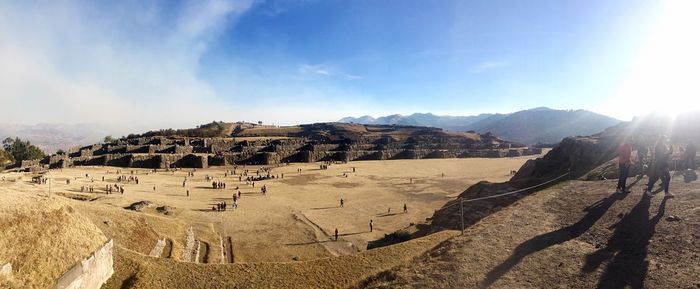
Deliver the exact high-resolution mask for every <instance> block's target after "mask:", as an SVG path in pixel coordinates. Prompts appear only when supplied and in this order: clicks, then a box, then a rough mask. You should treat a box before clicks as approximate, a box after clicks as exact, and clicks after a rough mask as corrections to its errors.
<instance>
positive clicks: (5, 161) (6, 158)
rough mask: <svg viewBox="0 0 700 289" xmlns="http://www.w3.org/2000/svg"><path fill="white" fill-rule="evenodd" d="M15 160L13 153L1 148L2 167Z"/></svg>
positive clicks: (0, 162) (0, 160)
mask: <svg viewBox="0 0 700 289" xmlns="http://www.w3.org/2000/svg"><path fill="white" fill-rule="evenodd" d="M14 162H15V159H14V158H12V155H10V154H9V153H7V152H6V151H4V150H1V149H0V169H2V168H4V167H6V166H8V165H11V164H13V163H14Z"/></svg>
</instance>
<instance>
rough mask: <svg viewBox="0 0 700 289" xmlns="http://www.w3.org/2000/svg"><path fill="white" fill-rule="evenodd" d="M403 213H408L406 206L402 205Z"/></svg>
mask: <svg viewBox="0 0 700 289" xmlns="http://www.w3.org/2000/svg"><path fill="white" fill-rule="evenodd" d="M403 213H404V214H405V213H408V207H406V204H405V203H404V204H403Z"/></svg>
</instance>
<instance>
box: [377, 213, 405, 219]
mask: <svg viewBox="0 0 700 289" xmlns="http://www.w3.org/2000/svg"><path fill="white" fill-rule="evenodd" d="M403 214H404V213H384V214H379V215H377V216H378V217H379V218H384V217H391V216H396V215H403Z"/></svg>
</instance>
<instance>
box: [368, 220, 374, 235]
mask: <svg viewBox="0 0 700 289" xmlns="http://www.w3.org/2000/svg"><path fill="white" fill-rule="evenodd" d="M373 229H374V228H373V226H372V220H369V231H370V232H372V230H373Z"/></svg>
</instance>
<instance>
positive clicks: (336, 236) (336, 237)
mask: <svg viewBox="0 0 700 289" xmlns="http://www.w3.org/2000/svg"><path fill="white" fill-rule="evenodd" d="M335 240H336V241H338V228H335Z"/></svg>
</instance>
